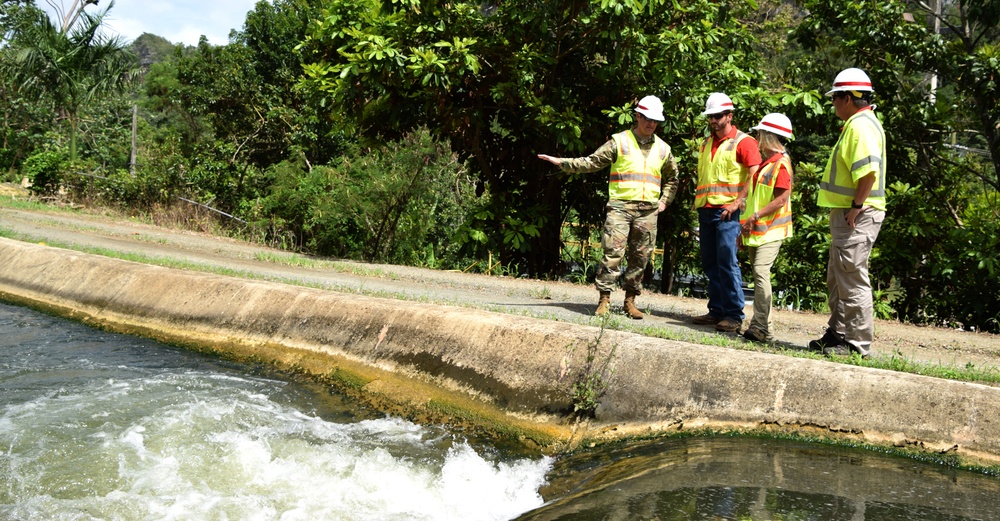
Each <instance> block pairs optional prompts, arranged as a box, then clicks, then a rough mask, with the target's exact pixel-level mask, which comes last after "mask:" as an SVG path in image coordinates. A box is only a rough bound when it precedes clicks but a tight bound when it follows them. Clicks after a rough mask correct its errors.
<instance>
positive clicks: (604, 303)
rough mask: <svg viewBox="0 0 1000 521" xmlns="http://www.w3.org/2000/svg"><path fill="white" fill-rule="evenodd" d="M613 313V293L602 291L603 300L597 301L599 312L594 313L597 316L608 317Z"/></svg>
mask: <svg viewBox="0 0 1000 521" xmlns="http://www.w3.org/2000/svg"><path fill="white" fill-rule="evenodd" d="M610 311H611V292H610V291H602V292H601V300H599V301H597V311H595V312H594V314H595V315H598V316H602V315H607V314H608V312H610Z"/></svg>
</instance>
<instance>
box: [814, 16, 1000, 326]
mask: <svg viewBox="0 0 1000 521" xmlns="http://www.w3.org/2000/svg"><path fill="white" fill-rule="evenodd" d="M802 5H803V7H805V8H806V9H807V10H808V13H809V15H808V17H806V18H805V20H804V21H803V23H802V25H801V26H800V27H799V29H798V31H797V32H796V37H797V40H798V41H799V42H801V43H802V45H803V46H804V47H805V48H806V49H807V50H808V51H811V53H812V54H811V55H810V56H809V57H808V58H806V59H802V60H800V61H798V62H797V63H796V64H795V65H796V66H797V67H799V72H800V73H801V76H800V77H801V79H802V81H803V82H809V81H816V79H822V78H832V77H833V75H834V74H835V73H836V71H837V70H838V69H840V68H843V67H845V66H857V67H860V68H863V69H865V70H867V71H868V72H869V75H870V76H871V78H872V80H873V83H874V85H875V91H876V98H877V99H876V101H877V104H878V110H877V113H879V114H881V116H882V118H883V120H884V121H883V123H884V125H885V128H886V130H887V133H888V135H889V140H888V142H889V162H888V177H889V181H890V183H891V189H892V190H891V193H890V197H889V212H888V213H889V215H888V217H887V220H886V224H885V226H884V227H883V230H882V233H881V235H880V237H879V241H878V243H876V248H877V251H876V252H875V254H874V255H873V259H872V273H873V278H874V284H875V287H876V288H877V291H878V292H879V294H880V296H885V297H886V300H885V301H884V302H883V307H884V311H886V312H891V311H892V310H893V309H894V310H895V311H896V312H898V313H899V315H900V317H901V318H903V319H906V320H910V321H930V322H936V323H958V324H961V325H964V326H966V327H971V328H976V329H980V328H981V329H989V330H993V331H996V330H1000V324H998V318H1000V278H998V276H997V272H998V267H1000V266H998V265H997V263H996V260H995V259H996V256H995V253H993V252H994V251H995V249H996V246H997V241H998V239H997V237H998V233H1000V229H998V225H997V222H998V221H1000V219H998V217H1000V204H998V199H997V192H998V188H1000V184H998V178H997V167H998V165H1000V148H998V145H1000V142H998V141H997V139H998V136H997V132H998V131H997V125H998V124H1000V108H998V107H1000V103H998V101H1000V87H998V86H997V81H996V78H997V77H998V72H1000V58H998V54H997V50H998V49H1000V29H998V25H997V21H998V17H1000V2H996V1H958V2H951V1H943V2H941V4H940V9H936V8H934V7H933V6H934V4H930V5H928V4H925V3H921V2H910V1H902V0H891V1H883V0H879V1H875V0H851V1H847V2H836V3H834V2H828V1H819V0H807V1H805V2H803V3H802ZM936 25H937V29H936V28H935V26H936ZM827 81H829V80H827ZM830 135H831V136H835V135H836V133H835V132H831V133H830ZM890 299H891V300H890ZM890 308H892V309H890Z"/></svg>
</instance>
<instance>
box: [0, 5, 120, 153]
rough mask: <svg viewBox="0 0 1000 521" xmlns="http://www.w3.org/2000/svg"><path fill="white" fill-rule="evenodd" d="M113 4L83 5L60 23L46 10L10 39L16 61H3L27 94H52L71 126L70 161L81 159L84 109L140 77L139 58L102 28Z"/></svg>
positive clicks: (12, 56) (43, 96)
mask: <svg viewBox="0 0 1000 521" xmlns="http://www.w3.org/2000/svg"><path fill="white" fill-rule="evenodd" d="M113 6H114V2H111V3H110V4H109V5H108V6H107V7H106V8H105V9H104V10H102V11H100V12H98V13H97V14H91V13H89V12H86V11H83V6H81V7H80V11H79V12H78V13H76V15H77V16H71V17H69V18H68V19H67V20H68V21H69V23H71V24H72V25H69V26H64V27H62V28H60V27H57V26H56V25H55V24H54V23H52V22H51V21H50V20H49V19H48V17H46V16H44V13H41V11H36V17H35V19H34V20H33V21H32V23H30V24H25V25H23V26H22V27H21V29H20V33H19V34H18V36H17V37H16V38H13V39H12V40H11V42H10V46H11V49H10V52H11V59H9V60H3V61H2V62H0V63H2V65H3V66H4V67H5V68H4V71H3V73H4V74H5V75H6V76H8V77H10V78H11V79H12V80H13V81H16V82H18V83H19V84H20V85H21V86H22V87H23V88H24V89H25V91H26V92H32V93H34V94H35V95H36V96H37V97H38V98H48V99H51V100H52V101H53V103H54V104H55V106H56V107H57V108H58V109H59V110H60V111H62V112H63V114H64V115H65V118H66V120H67V122H68V124H69V136H70V138H69V141H70V146H69V151H70V152H69V153H70V159H71V160H76V158H77V132H78V129H79V125H80V110H81V109H82V108H83V107H84V106H85V105H86V104H88V103H90V102H92V101H93V100H95V99H98V98H99V97H101V96H108V95H111V94H115V93H120V92H124V91H127V90H128V89H130V88H131V86H132V85H133V82H134V80H135V78H136V76H137V69H136V67H135V57H134V56H133V55H132V53H131V52H130V51H129V50H128V48H127V46H126V45H125V44H124V43H123V42H122V41H121V39H120V38H117V37H109V36H107V35H106V34H105V33H104V32H103V31H102V25H103V19H104V16H105V15H106V14H107V12H108V10H109V9H111V8H112V7H113Z"/></svg>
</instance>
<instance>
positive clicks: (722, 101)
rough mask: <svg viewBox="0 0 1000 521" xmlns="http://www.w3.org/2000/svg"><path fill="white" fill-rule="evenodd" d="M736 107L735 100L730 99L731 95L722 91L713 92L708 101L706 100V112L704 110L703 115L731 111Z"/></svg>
mask: <svg viewBox="0 0 1000 521" xmlns="http://www.w3.org/2000/svg"><path fill="white" fill-rule="evenodd" d="M734 108H735V107H734V106H733V100H731V99H729V96H726V95H725V94H723V93H721V92H713V93H712V94H710V95H709V96H708V101H706V102H705V112H702V113H701V115H702V116H710V115H712V114H720V113H722V112H726V111H731V110H733V109H734Z"/></svg>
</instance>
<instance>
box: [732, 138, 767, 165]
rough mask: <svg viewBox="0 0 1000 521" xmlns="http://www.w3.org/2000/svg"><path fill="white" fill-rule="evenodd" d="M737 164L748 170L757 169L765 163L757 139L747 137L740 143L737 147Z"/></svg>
mask: <svg viewBox="0 0 1000 521" xmlns="http://www.w3.org/2000/svg"><path fill="white" fill-rule="evenodd" d="M736 162H737V163H739V164H741V165H743V166H745V167H747V168H752V167H755V166H757V165H759V164H761V163H763V162H764V160H763V159H761V158H760V148H759V147H758V145H757V140H756V139H754V138H752V137H747V138H745V139H743V140H742V141H740V144H739V145H738V146H737V147H736Z"/></svg>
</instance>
